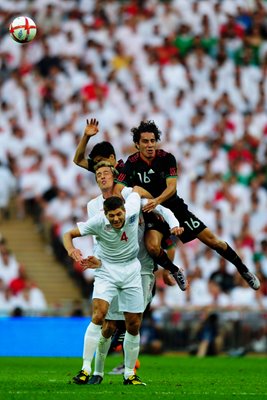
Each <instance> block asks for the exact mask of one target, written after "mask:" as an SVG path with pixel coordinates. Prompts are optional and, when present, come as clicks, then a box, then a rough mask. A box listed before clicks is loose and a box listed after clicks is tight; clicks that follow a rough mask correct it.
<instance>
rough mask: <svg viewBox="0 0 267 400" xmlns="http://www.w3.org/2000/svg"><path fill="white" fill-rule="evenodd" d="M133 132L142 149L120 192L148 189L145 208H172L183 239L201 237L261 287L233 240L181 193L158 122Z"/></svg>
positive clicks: (125, 173)
mask: <svg viewBox="0 0 267 400" xmlns="http://www.w3.org/2000/svg"><path fill="white" fill-rule="evenodd" d="M131 132H132V134H133V142H134V144H135V146H136V148H137V150H138V151H137V152H136V153H134V154H132V155H130V156H129V157H128V159H127V161H126V163H125V165H124V168H123V171H122V172H121V173H120V175H119V177H118V179H117V183H118V185H117V189H118V192H117V193H119V191H120V190H122V188H123V187H124V186H131V187H133V186H136V185H137V186H141V187H143V188H144V189H146V190H147V191H148V192H149V193H151V194H152V196H153V197H154V198H153V199H151V200H149V201H148V203H147V205H146V206H145V207H144V211H147V212H149V211H152V210H153V209H154V208H155V207H156V206H157V205H158V204H162V205H163V206H165V207H167V208H170V210H172V212H173V213H174V215H175V216H176V218H177V219H178V221H179V222H180V226H182V227H183V228H184V232H183V233H182V235H180V237H179V238H180V239H181V241H182V242H183V243H187V242H190V241H191V240H193V239H195V238H198V239H199V240H200V241H201V242H203V243H205V244H206V245H207V246H209V247H210V248H211V249H213V250H215V251H216V252H217V253H218V254H220V256H222V257H224V258H225V259H226V260H228V261H230V262H231V263H232V264H233V265H235V267H236V268H237V270H238V272H239V273H240V275H241V276H242V277H243V279H245V280H246V281H247V283H248V284H249V286H250V287H251V288H252V289H254V290H258V289H259V287H260V281H259V279H258V278H257V276H256V275H255V274H253V273H252V272H250V271H249V270H248V268H247V267H246V265H245V264H243V262H242V260H241V259H240V257H239V256H238V255H237V253H236V252H235V251H234V250H233V249H232V248H231V247H230V246H229V244H228V243H226V242H225V241H224V240H222V239H220V238H218V237H217V236H216V235H215V234H214V233H213V232H212V231H211V230H210V229H209V228H208V227H207V226H206V225H205V224H204V223H203V222H202V221H201V220H200V219H199V218H197V217H196V216H195V215H194V214H193V213H192V212H191V211H190V210H189V209H188V206H187V204H186V203H185V202H184V200H183V199H182V198H181V197H179V196H178V195H177V190H176V188H177V162H176V159H175V157H174V156H173V155H172V154H171V153H167V152H166V151H164V150H162V149H157V142H159V141H160V136H161V131H160V130H159V129H158V127H157V125H156V124H155V122H154V121H142V122H141V123H140V125H139V126H138V127H134V128H132V130H131ZM157 234H158V233H157V232H156V231H153V239H154V240H155V241H156V242H157V241H158V239H157ZM149 246H153V240H151V238H150V242H149V243H147V250H148V252H149V253H150V254H151V252H150V249H149Z"/></svg>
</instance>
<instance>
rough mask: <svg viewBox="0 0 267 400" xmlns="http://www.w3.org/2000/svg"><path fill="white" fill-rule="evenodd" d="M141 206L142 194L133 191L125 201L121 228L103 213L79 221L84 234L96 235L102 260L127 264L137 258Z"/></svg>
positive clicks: (98, 252) (99, 255)
mask: <svg viewBox="0 0 267 400" xmlns="http://www.w3.org/2000/svg"><path fill="white" fill-rule="evenodd" d="M140 207H141V199H140V196H139V195H138V194H137V193H132V194H131V195H129V196H128V198H127V200H126V202H125V210H126V215H125V224H124V226H123V227H122V228H121V229H114V228H113V227H112V226H111V225H110V223H109V221H108V219H107V218H106V216H105V215H104V214H103V213H101V214H98V215H95V216H94V217H92V218H90V219H88V220H87V221H86V222H78V223H77V226H78V229H79V231H80V233H81V235H82V236H85V235H94V236H95V237H96V240H97V255H98V257H99V258H100V259H101V260H103V261H106V262H108V263H112V264H125V263H127V262H129V261H131V260H133V259H134V258H136V257H137V254H138V251H139V244H138V225H139V214H140ZM114 254H115V255H116V257H114Z"/></svg>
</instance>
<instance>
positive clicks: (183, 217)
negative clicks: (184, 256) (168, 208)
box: [173, 209, 207, 243]
mask: <svg viewBox="0 0 267 400" xmlns="http://www.w3.org/2000/svg"><path fill="white" fill-rule="evenodd" d="M173 212H174V211H173ZM174 214H175V216H176V218H177V219H178V221H179V223H180V226H181V227H183V228H184V232H183V233H182V235H181V236H179V239H180V240H181V241H182V242H183V243H188V242H191V241H192V240H194V239H196V237H197V235H198V234H199V233H200V232H202V231H203V230H204V229H205V228H207V226H206V225H205V224H204V222H202V221H201V220H200V219H199V218H197V217H196V216H195V214H193V213H192V212H191V211H189V210H188V209H183V211H182V212H178V210H175V212H174Z"/></svg>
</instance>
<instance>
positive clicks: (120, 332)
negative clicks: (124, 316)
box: [110, 320, 126, 351]
mask: <svg viewBox="0 0 267 400" xmlns="http://www.w3.org/2000/svg"><path fill="white" fill-rule="evenodd" d="M116 325H117V329H116V331H115V333H114V335H113V336H112V339H111V345H110V350H111V351H112V350H114V349H116V347H117V346H119V345H122V343H123V339H124V335H125V332H126V326H125V321H123V320H121V321H120V320H118V321H116Z"/></svg>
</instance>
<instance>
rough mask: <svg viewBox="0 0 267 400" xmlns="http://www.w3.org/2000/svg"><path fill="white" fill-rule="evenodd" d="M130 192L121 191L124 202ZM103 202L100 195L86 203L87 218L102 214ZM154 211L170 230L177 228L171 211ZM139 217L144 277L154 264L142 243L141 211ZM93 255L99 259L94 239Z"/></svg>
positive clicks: (158, 207)
mask: <svg viewBox="0 0 267 400" xmlns="http://www.w3.org/2000/svg"><path fill="white" fill-rule="evenodd" d="M132 192H133V188H131V187H124V188H123V190H122V191H121V195H122V197H123V198H124V200H126V199H127V198H128V196H129V195H130V194H131V193H132ZM104 200H105V199H104V197H103V196H102V194H101V195H99V196H97V197H96V198H94V199H92V200H90V201H89V202H88V203H87V213H88V218H92V217H94V216H95V215H98V214H99V212H102V213H104V209H103V203H104ZM146 202H147V200H146V199H142V200H141V204H142V205H144V204H145V203H146ZM156 211H158V212H159V213H160V214H161V215H162V216H163V218H164V219H165V220H166V221H167V223H168V224H169V226H170V228H173V227H175V226H179V221H178V220H177V219H176V218H175V216H174V214H173V213H172V211H171V210H169V209H168V208H166V207H163V206H161V205H158V206H157V207H156ZM140 216H141V221H140V223H139V228H138V241H139V253H138V259H139V261H140V263H141V266H142V268H141V275H145V274H150V273H151V271H153V270H154V268H155V263H154V261H153V259H152V258H151V257H150V255H149V254H148V252H147V249H146V247H145V243H144V231H145V224H144V221H143V218H142V212H141V210H140ZM94 254H95V256H96V257H99V258H100V255H99V254H98V252H97V240H96V239H95V237H94Z"/></svg>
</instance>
